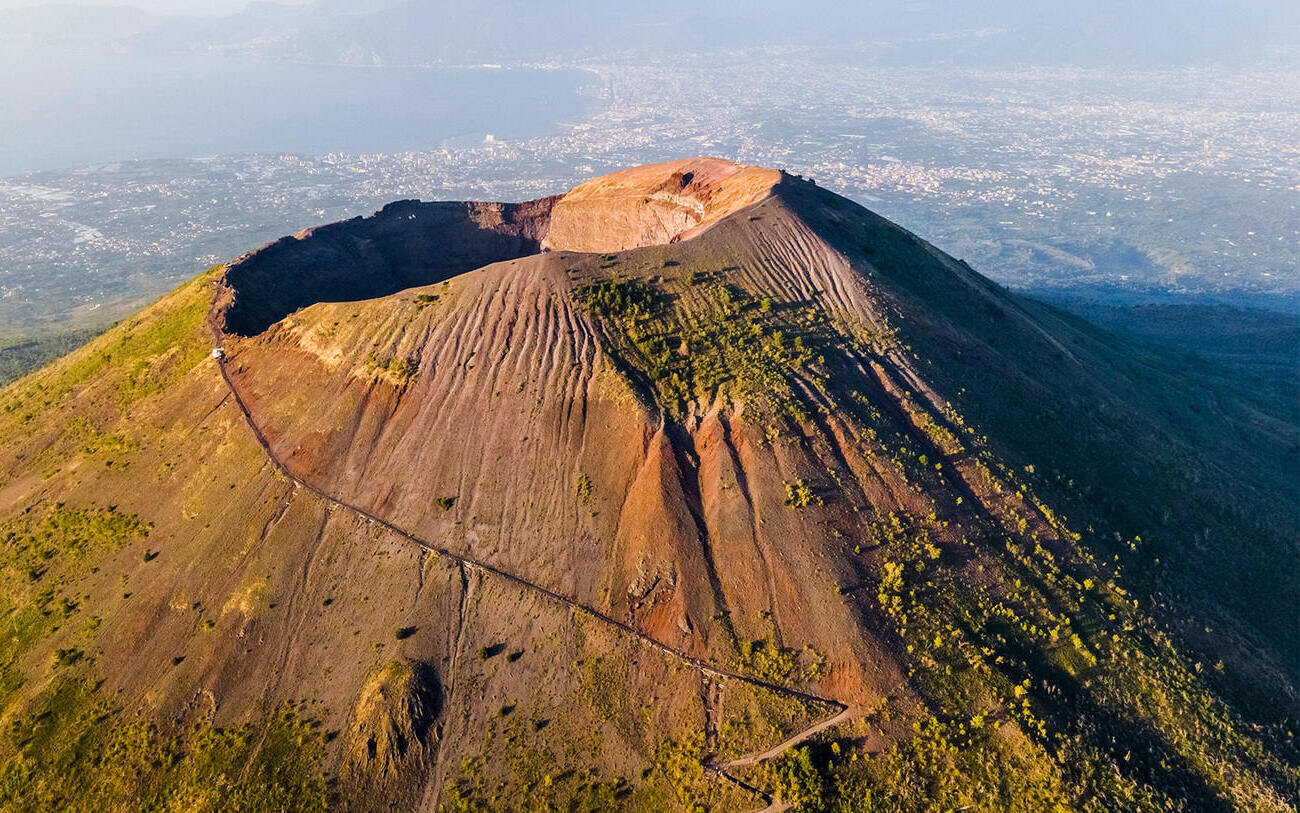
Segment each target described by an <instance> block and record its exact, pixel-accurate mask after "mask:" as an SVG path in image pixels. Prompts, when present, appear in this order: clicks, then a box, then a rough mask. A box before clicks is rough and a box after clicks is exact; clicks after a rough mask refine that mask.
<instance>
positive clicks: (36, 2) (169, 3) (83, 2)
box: [0, 0, 310, 16]
mask: <svg viewBox="0 0 1300 813" xmlns="http://www.w3.org/2000/svg"><path fill="white" fill-rule="evenodd" d="M276 2H277V3H281V4H283V5H305V4H306V3H308V2H310V0H276ZM248 3H249V0H128V1H127V2H124V1H123V0H0V9H8V8H32V7H33V6H73V5H76V6H134V7H136V8H140V9H145V10H146V11H156V12H165V13H169V14H198V15H205V16H206V15H216V14H230V13H232V12H235V11H239V10H240V9H242V8H244V7H245V6H247V5H248Z"/></svg>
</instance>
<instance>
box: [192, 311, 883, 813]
mask: <svg viewBox="0 0 1300 813" xmlns="http://www.w3.org/2000/svg"><path fill="white" fill-rule="evenodd" d="M214 304H215V303H214ZM215 317H216V314H215V307H214V310H213V311H211V312H209V314H208V325H209V327H210V329H211V331H212V335H213V337H214V339H215V341H216V344H215V346H216V347H219V348H220V347H223V346H224V344H223V339H224V337H225V334H224V333H223V332H222V330H221V328H220V327H219V326H218V324H217V321H216V318H215ZM215 360H216V362H217V369H218V370H219V371H220V372H221V378H222V380H223V381H224V382H225V384H226V388H227V389H228V390H229V391H230V394H231V395H232V396H233V397H234V400H235V404H236V405H237V406H238V407H239V411H240V412H241V413H242V414H243V416H244V422H245V423H246V424H247V425H248V428H249V430H250V431H252V433H253V436H254V437H255V438H256V439H257V442H258V444H259V445H261V447H262V450H263V452H264V453H265V454H266V458H267V460H268V461H270V463H271V465H272V466H274V467H275V468H276V470H278V471H279V472H280V473H281V474H282V475H284V477H285V478H287V479H288V480H289V481H290V482H292V483H293V484H294V485H296V486H298V487H299V488H301V489H303V490H304V491H307V492H309V493H311V494H313V495H315V496H316V497H318V498H320V499H321V500H324V501H325V502H326V503H327V504H329V505H333V506H337V507H338V508H342V509H344V510H346V511H350V512H352V513H353V514H355V515H357V516H359V517H361V518H362V519H364V520H366V521H367V522H370V523H373V524H375V525H378V526H380V527H382V528H384V529H385V530H387V531H390V532H392V533H394V534H396V535H397V536H399V537H401V538H403V539H405V540H407V541H408V542H411V543H413V544H415V545H417V546H419V547H420V548H422V549H424V550H426V551H429V552H431V553H436V554H438V555H439V556H446V557H448V558H449V559H451V560H452V561H455V562H458V563H460V564H461V565H462V566H463V567H466V568H473V569H477V570H478V571H480V572H482V573H486V574H490V575H493V576H497V577H499V578H502V579H505V580H506V581H508V582H512V583H514V584H516V585H518V586H519V587H522V588H523V589H525V590H527V591H531V592H534V593H538V594H540V595H542V596H545V597H546V598H548V599H551V600H552V601H555V602H557V603H559V604H563V605H565V606H567V607H570V608H571V609H573V610H575V611H578V612H581V613H585V614H586V615H588V616H590V617H592V618H594V619H596V620H597V621H600V622H603V623H605V624H608V625H609V626H611V627H615V628H617V629H619V630H621V631H622V632H624V633H625V634H627V635H628V636H629V637H631V638H633V639H635V640H637V641H640V642H641V643H642V644H645V645H646V646H648V647H650V648H651V649H654V650H657V651H659V652H662V653H663V654H665V655H667V656H669V657H671V658H676V659H677V660H679V661H681V662H683V663H685V664H687V665H688V666H691V667H693V668H694V669H697V670H699V671H700V672H702V673H704V674H707V675H712V676H714V677H718V678H725V679H730V680H735V681H739V682H741V683H746V684H748V685H750V686H754V687H757V688H760V689H766V690H768V691H770V692H775V693H777V694H780V695H784V696H785V697H789V698H792V699H795V700H802V701H806V702H812V703H820V704H822V705H825V706H830V707H831V708H834V709H836V713H835V714H834V715H832V716H831V717H827V718H825V719H823V720H821V721H819V722H817V723H814V724H813V725H811V726H809V727H808V728H805V729H803V730H802V731H800V732H798V733H796V734H795V735H794V736H792V737H790V738H789V739H787V740H786V741H785V742H782V743H781V744H780V745H777V746H774V747H773V748H770V749H768V750H767V751H764V752H762V753H758V754H750V755H747V756H743V757H739V758H737V759H735V760H732V761H730V762H726V763H723V764H721V765H716V764H706V765H705V766H704V767H705V769H706V770H708V771H709V772H711V773H714V774H716V775H718V776H720V777H722V778H724V779H727V780H729V781H731V782H733V783H735V784H736V785H738V786H739V787H742V788H744V789H746V790H749V791H751V792H754V793H756V794H758V795H759V796H761V797H762V798H763V799H765V800H766V801H768V802H769V805H768V807H767V808H765V809H764V810H763V811H760V813H769V811H770V812H771V813H775V811H779V810H784V809H786V808H787V807H788V806H789V805H786V804H783V803H781V801H780V800H779V799H774V798H773V797H771V796H770V795H769V794H767V793H765V792H763V791H762V790H760V789H759V788H756V787H754V786H752V785H749V784H748V783H746V782H744V781H742V780H740V779H738V778H737V777H734V776H730V775H728V774H727V773H726V769H730V768H743V767H747V766H750V765H754V764H757V763H760V762H765V761H767V760H770V759H773V758H775V757H778V756H780V755H781V754H782V753H784V752H785V751H787V750H788V749H790V748H793V747H794V746H796V745H798V744H799V743H801V742H804V741H806V740H808V739H809V738H811V737H813V736H815V735H817V734H818V733H820V732H822V731H824V730H825V729H827V728H830V727H831V726H834V725H837V724H838V723H841V722H844V721H845V720H848V719H852V717H853V716H854V715H855V714H857V713H858V710H857V709H854V708H851V707H850V706H848V705H847V704H845V703H842V702H840V701H838V700H835V699H832V698H829V697H822V696H820V695H816V694H812V693H810V692H803V691H800V690H798V689H793V688H791V687H789V686H783V685H781V684H779V683H772V682H770V681H766V680H763V679H761V678H756V677H751V676H749V675H745V674H741V673H740V672H736V671H733V670H731V669H726V668H724V667H721V666H715V665H713V664H710V663H708V662H707V661H704V660H702V659H700V658H697V657H695V656H693V655H690V654H688V653H686V652H684V651H682V650H680V649H676V648H675V647H672V646H669V645H668V644H665V643H663V642H662V641H659V640H658V639H656V638H652V637H651V636H649V635H647V634H645V633H644V632H641V631H640V630H638V629H636V628H635V627H633V626H631V625H630V624H626V623H624V622H622V621H619V620H618V619H616V618H614V617H612V616H610V615H607V614H605V613H603V612H601V611H600V610H597V609H596V608H594V607H590V606H588V605H586V604H583V603H582V602H580V601H578V600H577V599H575V598H571V597H569V596H566V595H563V594H561V593H557V592H556V591H554V590H551V589H550V588H548V587H543V586H542V585H540V584H537V583H535V582H532V581H529V580H528V579H526V578H524V577H523V576H520V575H517V574H515V573H511V572H509V571H507V570H502V569H501V568H499V567H496V566H494V565H491V564H488V563H487V562H483V561H480V560H478V559H475V558H473V557H471V556H467V555H465V554H462V553H457V552H455V551H452V550H448V549H446V548H443V547H440V546H438V545H435V544H434V543H432V542H430V541H428V540H426V539H422V538H420V537H418V536H416V535H414V534H412V533H411V532H409V531H406V530H403V529H402V528H399V527H398V526H396V525H394V524H393V523H391V522H389V521H388V520H386V519H383V518H381V517H379V516H376V515H375V514H373V513H371V512H369V511H367V510H366V509H364V508H361V507H360V506H357V505H353V504H351V503H349V502H346V501H345V500H342V499H340V498H338V497H335V496H333V495H331V494H328V493H326V492H325V491H323V490H322V489H320V488H319V487H317V486H315V485H313V484H311V483H309V482H307V481H306V480H304V479H302V478H301V477H299V476H298V475H296V474H294V473H293V472H292V471H290V469H289V467H288V466H287V465H285V463H284V461H283V460H281V459H280V457H279V455H277V454H276V453H275V450H274V449H272V448H271V444H270V442H269V441H268V440H267V439H266V435H265V434H263V432H262V429H261V427H260V426H259V425H258V423H257V420H256V419H255V418H254V417H253V413H252V412H251V411H250V410H249V408H248V403H247V402H246V401H245V400H244V396H243V393H241V392H240V391H239V388H238V387H237V386H236V385H235V382H234V379H233V378H231V376H230V371H229V370H228V369H227V367H226V365H227V362H228V359H227V358H226V357H225V355H224V354H223V355H221V356H219V357H217V358H216V359H215Z"/></svg>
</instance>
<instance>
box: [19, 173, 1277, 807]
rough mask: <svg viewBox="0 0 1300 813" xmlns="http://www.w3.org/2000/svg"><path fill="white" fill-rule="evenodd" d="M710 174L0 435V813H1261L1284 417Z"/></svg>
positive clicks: (409, 256)
mask: <svg viewBox="0 0 1300 813" xmlns="http://www.w3.org/2000/svg"><path fill="white" fill-rule="evenodd" d="M1231 384H1232V382H1226V383H1225V382H1222V381H1217V380H1214V379H1213V378H1212V377H1210V376H1207V375H1206V374H1205V372H1204V370H1202V369H1201V368H1200V366H1199V364H1198V362H1197V361H1196V359H1194V358H1193V359H1185V358H1181V357H1179V356H1177V355H1169V354H1163V353H1160V352H1155V351H1153V350H1151V349H1149V348H1147V347H1144V346H1142V345H1140V344H1137V343H1135V342H1132V341H1129V340H1127V339H1124V338H1120V337H1119V336H1117V335H1115V334H1112V333H1108V332H1105V331H1103V330H1101V329H1099V328H1096V327H1093V326H1092V325H1090V324H1089V323H1087V322H1085V321H1084V320H1082V319H1080V318H1078V317H1075V316H1071V315H1069V314H1066V313H1065V312H1063V311H1059V310H1057V309H1054V308H1051V307H1048V306H1046V305H1043V304H1041V303H1037V302H1034V301H1032V300H1028V299H1023V298H1019V297H1016V296H1014V295H1012V294H1010V293H1008V292H1007V291H1006V290H1004V289H1002V288H1000V287H999V286H997V285H995V284H994V283H992V282H990V281H989V280H988V279H986V278H985V277H983V276H981V275H979V274H978V273H976V272H975V271H974V270H973V269H971V268H970V267H969V266H967V265H966V264H965V263H962V262H960V261H958V260H955V259H953V258H952V257H949V256H947V255H945V254H943V253H942V252H940V251H938V250H937V249H935V248H934V247H933V246H931V245H930V244H928V243H926V242H925V241H924V240H922V239H920V238H918V237H917V236H915V235H913V234H911V233H909V232H907V231H905V230H903V229H901V228H899V227H897V226H895V225H893V224H892V223H890V222H888V221H886V220H884V219H882V218H880V217H878V216H876V215H875V214H873V213H871V212H870V211H868V210H866V209H863V208H862V207H860V206H858V205H856V204H854V203H852V202H850V201H848V200H846V199H844V198H842V197H839V196H837V195H834V194H832V193H829V192H827V191H825V190H823V189H821V188H819V187H817V186H816V185H814V184H813V183H812V182H810V181H806V180H803V179H801V178H798V177H795V176H791V175H788V174H785V173H782V172H778V171H775V170H769V169H763V168H759V167H750V166H742V165H738V164H733V163H729V162H726V161H722V160H717V159H705V158H701V159H688V160H683V161H677V162H672V163H668V164H657V165H650V166H645V167H638V168H634V169H630V170H625V171H621V172H616V173H614V174H611V175H607V176H604V177H601V178H596V179H593V180H591V181H588V182H586V183H584V184H581V185H580V186H578V187H576V188H575V189H572V190H570V191H569V192H567V193H565V194H563V195H557V196H554V197H548V198H542V199H539V200H535V201H530V202H526V203H518V204H500V203H463V202H462V203H419V202H416V201H402V202H397V203H393V204H390V205H389V206H386V207H385V208H384V209H383V210H382V211H380V212H378V213H376V214H375V215H373V216H371V217H367V218H355V219H353V220H348V221H344V222H341V223H336V224H332V225H327V226H322V227H319V228H315V229H310V230H307V231H305V232H302V233H300V234H298V235H295V236H292V237H286V238H284V239H282V240H279V241H277V242H275V243H272V244H270V245H268V246H265V247H263V248H261V249H259V250H257V251H254V252H252V253H250V254H248V255H246V256H244V257H241V258H240V259H238V260H236V261H234V262H232V263H229V264H228V265H225V266H221V267H218V268H214V269H212V270H211V271H210V272H208V273H206V274H204V275H203V276H201V277H199V278H197V279H195V280H194V281H192V282H190V283H188V284H187V285H185V286H183V287H181V288H180V289H178V290H177V291H175V292H174V293H172V294H171V295H169V296H167V297H165V298H164V299H163V300H161V301H159V302H158V303H156V304H155V305H153V306H151V307H149V308H147V309H145V310H144V311H142V312H141V313H140V314H138V315H137V316H136V317H134V318H132V319H129V320H127V321H125V322H124V323H122V324H120V325H118V326H117V327H115V328H113V329H112V330H110V331H108V332H107V333H106V334H104V335H103V336H101V337H99V338H97V339H95V340H94V341H92V342H91V343H90V344H88V345H87V346H86V347H84V348H82V349H81V350H78V351H76V352H74V353H73V354H71V355H69V356H68V357H66V358H64V359H62V360H60V361H58V362H56V363H54V364H53V365H51V366H49V367H47V368H46V369H44V370H42V371H40V372H38V373H35V374H34V375H32V376H29V377H27V378H24V379H22V380H21V381H18V382H15V383H14V384H12V385H10V386H9V387H7V388H5V389H3V390H0V440H2V441H3V442H0V539H3V540H4V548H3V551H2V553H0V583H2V584H3V586H4V590H3V591H0V597H3V598H2V599H0V600H2V601H3V604H0V623H2V624H3V628H4V629H5V630H7V634H6V636H5V637H3V638H0V714H3V717H4V720H5V729H4V730H5V737H4V738H2V739H0V806H3V807H6V808H24V809H69V808H74V807H81V808H85V807H91V806H95V807H101V808H104V809H122V808H136V807H138V808H140V809H162V808H167V809H172V808H184V809H187V810H226V809H231V808H237V809H277V810H283V809H295V810H297V809H319V808H324V807H327V806H328V807H335V808H348V809H363V810H389V809H393V808H398V809H422V810H439V809H442V810H503V809H504V810H512V809H518V810H537V809H543V810H607V809H626V810H636V811H642V810H700V809H710V810H720V811H722V810H726V811H732V810H753V809H759V808H761V807H764V806H765V805H767V806H768V809H780V808H781V807H782V806H783V805H790V806H792V807H793V809H796V810H803V811H816V810H853V811H868V810H876V809H890V810H935V809H940V810H956V809H978V810H1008V811H1016V810H1023V811H1042V810H1066V809H1079V810H1096V811H1111V810H1197V811H1204V810H1210V811H1217V810H1223V811H1226V810H1243V811H1244V810H1251V811H1256V810H1277V811H1286V810H1293V809H1294V800H1295V799H1296V798H1297V793H1298V792H1300V750H1298V748H1300V746H1297V740H1296V732H1295V726H1296V719H1295V710H1296V708H1297V701H1298V700H1300V696H1298V695H1297V688H1296V686H1297V684H1296V681H1297V678H1298V677H1300V661H1298V659H1297V653H1298V652H1300V642H1298V641H1297V630H1296V625H1295V623H1294V622H1295V613H1294V609H1295V603H1294V601H1295V585H1296V583H1297V544H1296V540H1297V530H1298V529H1297V516H1296V512H1295V506H1296V504H1297V500H1298V499H1300V493H1298V490H1300V489H1298V487H1297V484H1298V483H1300V476H1297V475H1300V471H1298V470H1297V460H1298V459H1300V454H1298V452H1300V446H1298V445H1297V426H1296V423H1295V421H1294V414H1293V405H1292V404H1289V403H1279V402H1277V401H1276V400H1274V399H1272V398H1271V396H1267V395H1266V396H1265V397H1259V395H1258V393H1254V392H1251V391H1248V390H1247V389H1246V388H1243V387H1236V388H1234V386H1232V385H1231Z"/></svg>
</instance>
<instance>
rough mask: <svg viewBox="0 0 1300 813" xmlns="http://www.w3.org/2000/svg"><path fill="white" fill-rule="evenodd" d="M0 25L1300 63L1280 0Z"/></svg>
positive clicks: (991, 59)
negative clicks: (811, 45) (851, 47)
mask: <svg viewBox="0 0 1300 813" xmlns="http://www.w3.org/2000/svg"><path fill="white" fill-rule="evenodd" d="M0 19H3V20H4V21H5V25H4V26H0V38H6V37H7V38H11V39H27V40H39V41H64V40H68V39H75V40H78V41H84V40H86V39H94V40H95V41H97V42H101V43H107V42H112V43H114V44H115V45H117V46H118V47H129V48H134V49H137V50H139V51H141V52H144V53H148V54H151V55H152V54H158V53H204V54H213V53H226V54H244V55H256V56H258V57H262V58H271V59H293V60H311V61H320V62H330V63H345V64H364V65H370V64H384V65H395V64H403V65H405V64H421V65H422V64H431V63H446V62H451V63H466V62H484V61H486V62H509V61H516V60H519V59H527V60H545V59H574V58H579V57H584V56H592V55H611V54H620V53H622V54H637V55H640V56H643V57H644V56H665V55H671V54H677V53H683V52H689V51H708V50H714V49H720V48H750V47H756V46H764V45H794V44H801V43H802V44H808V43H816V44H817V45H818V46H819V48H822V49H828V48H832V49H833V48H837V47H842V46H845V45H854V46H855V49H856V50H855V51H854V53H853V55H852V58H853V59H854V60H855V61H858V62H863V61H866V62H878V63H882V64H965V65H984V66H989V65H1006V64H1017V63H1028V64H1077V65H1131V66H1146V67H1156V66H1164V67H1176V66H1185V65H1204V64H1229V65H1242V64H1250V65H1260V64H1284V65H1291V66H1294V65H1296V64H1298V63H1300V34H1297V33H1296V32H1297V31H1300V11H1298V10H1297V6H1296V5H1295V4H1294V3H1288V2H1280V1H1279V2H1254V3H1247V4H1242V3H1227V2H1222V1H1221V0H1195V2H1190V3H1188V2H1174V0H1158V1H1157V2H1145V3H1124V2H1118V0H1094V2H1088V3H1040V4H1030V5H1025V4H1023V3H1011V2H1005V1H1003V0H999V2H993V3H969V2H964V0H917V1H916V2H892V1H887V0H873V1H872V2H864V3H853V4H849V3H838V2H829V1H828V0H823V1H822V2H814V3H810V4H809V3H804V4H797V5H792V4H789V3H784V2H777V1H776V0H760V1H759V2H754V3H747V4H744V5H743V6H737V5H736V4H734V3H727V2H721V0H708V1H707V2H686V0H665V2H660V3H655V4H639V5H638V4H627V3H600V2H595V1H594V0H581V2H569V1H568V0H564V2H561V0H539V1H538V2H525V0H500V2H496V3H470V2H465V1H464V0H367V2H358V3H341V2H338V0H322V2H317V3H315V4H312V5H306V6H303V5H281V4H276V3H252V4H250V5H249V6H248V7H247V8H246V9H245V10H244V11H242V12H239V13H237V14H229V15H224V16H217V17H188V16H186V17H182V16H175V17H159V16H156V15H147V14H144V13H142V12H138V11H135V10H132V9H129V8H126V7H122V8H102V7H78V6H62V7H41V8H37V9H30V10H21V11H11V12H0Z"/></svg>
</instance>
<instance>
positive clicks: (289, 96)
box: [0, 47, 595, 177]
mask: <svg viewBox="0 0 1300 813" xmlns="http://www.w3.org/2000/svg"><path fill="white" fill-rule="evenodd" d="M593 86H594V79H593V77H592V75H591V74H589V73H587V72H584V71H580V70H570V69H561V70H549V69H521V68H502V67H498V66H467V67H454V68H452V67H436V68H415V67H411V68H404V67H342V66H332V65H310V64H293V63H280V62H265V61H257V60H251V59H249V60H246V59H238V58H230V57H198V56H193V57H164V58H153V57H140V56H129V55H123V54H114V53H80V52H78V53H70V54H58V55H56V56H55V57H51V55H50V53H49V52H48V51H46V52H44V53H40V52H35V51H30V52H29V51H25V50H24V49H21V48H8V47H6V48H0V177H7V176H12V175H18V174H21V173H27V172H32V171H38V170H58V169H72V168H78V167H83V166H90V165H94V164H97V163H102V162H111V161H124V160H133V159H156V158H206V157H211V156H215V155H230V154H248V153H277V154H283V153H296V154H311V155H320V154H325V153H333V152H339V153H349V154H369V153H391V152H403V151H408V150H423V149H434V148H437V147H439V146H440V145H444V144H448V143H459V144H465V143H473V142H476V141H480V142H481V141H484V140H489V139H490V138H497V139H502V138H521V137H526V136H531V135H543V134H546V133H549V132H553V131H554V130H556V129H557V128H558V127H560V126H561V125H562V124H563V123H564V122H566V121H576V120H580V119H581V118H582V117H583V116H584V115H585V114H586V113H587V112H588V110H589V109H590V107H591V105H592V104H594V101H595V98H594V95H593V94H592V93H589V92H585V89H589V88H591V87H593Z"/></svg>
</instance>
